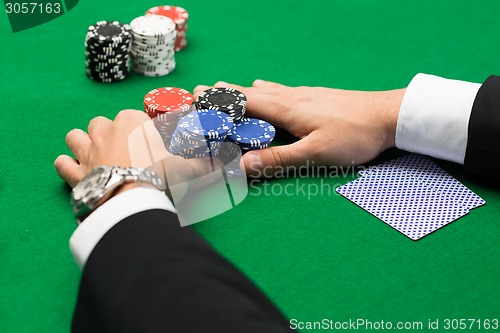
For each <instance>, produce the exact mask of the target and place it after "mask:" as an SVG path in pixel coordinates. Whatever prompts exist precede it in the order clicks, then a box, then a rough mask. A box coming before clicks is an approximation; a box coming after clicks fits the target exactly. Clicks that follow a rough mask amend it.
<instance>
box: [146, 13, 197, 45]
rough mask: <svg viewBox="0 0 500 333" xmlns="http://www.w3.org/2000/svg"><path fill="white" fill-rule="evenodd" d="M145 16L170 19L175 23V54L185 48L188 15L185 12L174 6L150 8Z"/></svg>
mask: <svg viewBox="0 0 500 333" xmlns="http://www.w3.org/2000/svg"><path fill="white" fill-rule="evenodd" d="M146 15H161V16H166V17H168V18H170V19H171V20H172V21H174V23H175V30H176V31H177V37H176V38H175V52H179V51H180V50H182V49H184V48H185V47H186V46H187V39H186V33H187V28H188V25H187V21H188V18H189V14H188V12H187V10H185V9H184V8H182V7H176V6H157V7H153V8H150V9H149V10H148V11H147V12H146Z"/></svg>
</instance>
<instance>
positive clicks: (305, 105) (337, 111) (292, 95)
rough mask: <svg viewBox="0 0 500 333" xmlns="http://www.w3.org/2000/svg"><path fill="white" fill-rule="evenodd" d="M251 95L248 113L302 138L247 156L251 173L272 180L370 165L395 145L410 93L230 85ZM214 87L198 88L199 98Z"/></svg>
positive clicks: (266, 84)
mask: <svg viewBox="0 0 500 333" xmlns="http://www.w3.org/2000/svg"><path fill="white" fill-rule="evenodd" d="M215 86H216V87H231V88H234V89H237V90H240V91H241V92H243V93H244V94H245V95H246V96H247V102H248V104H247V113H246V114H247V115H248V116H249V117H255V118H259V119H263V120H266V121H268V122H270V123H271V124H273V125H275V126H277V127H280V128H283V129H285V130H287V131H288V132H290V133H291V134H293V135H294V136H296V137H297V138H299V139H300V140H299V141H297V142H295V143H292V144H290V145H284V146H273V147H270V148H266V149H263V150H259V151H251V152H249V153H247V154H245V155H244V158H243V160H244V164H245V168H246V172H247V174H250V175H254V176H269V175H272V174H273V173H274V172H277V171H280V167H286V166H301V165H306V164H307V161H309V162H311V161H314V163H315V164H320V165H326V166H349V165H359V164H361V163H365V162H368V161H370V160H372V159H373V158H375V157H376V156H378V155H379V154H380V153H381V152H383V151H384V150H386V149H388V148H391V147H394V145H395V142H394V141H395V133H396V122H397V118H398V113H399V108H400V106H401V102H402V99H403V95H404V93H405V89H399V90H391V91H380V92H378V91H377V92H364V91H348V90H340V89H328V88H313V87H296V88H293V87H287V86H283V85H281V84H277V83H273V82H266V81H262V80H256V81H255V82H254V83H253V86H252V87H250V88H245V87H241V86H237V85H233V84H227V83H225V82H218V83H217V84H215ZM208 88H209V87H208V86H197V87H196V88H195V90H194V93H195V97H196V96H197V95H198V94H199V93H200V92H202V91H203V90H206V89H208Z"/></svg>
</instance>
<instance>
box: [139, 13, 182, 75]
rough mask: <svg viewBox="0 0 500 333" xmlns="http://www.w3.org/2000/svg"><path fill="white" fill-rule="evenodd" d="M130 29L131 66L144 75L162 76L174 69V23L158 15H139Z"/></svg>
mask: <svg viewBox="0 0 500 333" xmlns="http://www.w3.org/2000/svg"><path fill="white" fill-rule="evenodd" d="M130 28H131V29H132V36H133V41H132V46H131V48H130V55H131V56H132V68H133V70H134V72H136V73H139V74H142V75H145V76H163V75H167V74H169V73H170V72H172V71H173V70H174V69H175V51H174V46H175V37H176V30H175V23H174V21H172V20H171V19H170V18H168V17H165V16H159V15H147V16H139V17H137V18H135V19H134V20H132V22H130Z"/></svg>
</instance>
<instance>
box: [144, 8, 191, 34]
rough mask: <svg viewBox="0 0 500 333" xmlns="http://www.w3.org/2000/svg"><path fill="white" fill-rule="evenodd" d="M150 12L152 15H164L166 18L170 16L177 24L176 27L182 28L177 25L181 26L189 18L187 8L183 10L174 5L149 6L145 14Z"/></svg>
mask: <svg viewBox="0 0 500 333" xmlns="http://www.w3.org/2000/svg"><path fill="white" fill-rule="evenodd" d="M148 14H152V15H162V16H166V17H168V18H171V19H172V20H173V21H174V22H175V24H176V25H177V28H178V29H179V28H182V27H179V26H182V25H184V24H185V23H186V21H187V20H188V18H189V14H188V12H187V10H185V9H184V8H182V7H176V6H158V7H153V8H150V9H149V10H148V11H147V12H146V15H148Z"/></svg>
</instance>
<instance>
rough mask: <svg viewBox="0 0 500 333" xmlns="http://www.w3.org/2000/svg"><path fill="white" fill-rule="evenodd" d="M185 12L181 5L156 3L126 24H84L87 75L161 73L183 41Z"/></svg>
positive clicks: (113, 77)
mask: <svg viewBox="0 0 500 333" xmlns="http://www.w3.org/2000/svg"><path fill="white" fill-rule="evenodd" d="M188 18H189V14H188V12H187V11H186V10H185V9H184V8H182V7H176V6H157V7H153V8H150V9H148V10H147V11H146V13H145V15H144V16H139V17H137V18H135V19H133V20H132V22H131V23H130V25H127V24H124V23H120V22H117V21H99V22H97V23H95V24H93V25H91V26H90V27H89V28H88V31H87V35H86V38H85V58H86V61H85V65H86V73H87V76H88V77H89V78H91V79H92V80H95V81H99V82H106V83H111V82H118V81H121V80H123V79H125V78H126V77H127V76H128V75H129V73H130V58H131V59H132V69H133V71H134V72H135V73H138V74H140V75H144V76H164V75H167V74H169V73H171V72H172V71H173V70H174V69H175V68H176V62H175V52H178V51H181V50H182V49H184V48H185V47H186V45H187V39H186V33H187V27H188V25H187V20H188Z"/></svg>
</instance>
